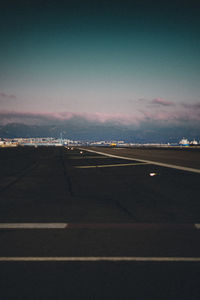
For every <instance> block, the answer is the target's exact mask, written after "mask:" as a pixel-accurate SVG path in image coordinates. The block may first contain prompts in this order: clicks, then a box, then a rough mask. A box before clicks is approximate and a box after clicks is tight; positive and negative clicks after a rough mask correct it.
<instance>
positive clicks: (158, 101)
mask: <svg viewBox="0 0 200 300" xmlns="http://www.w3.org/2000/svg"><path fill="white" fill-rule="evenodd" d="M151 103H152V104H158V105H162V106H174V103H173V102H171V101H168V100H165V99H163V98H155V99H153V100H152V102H151Z"/></svg>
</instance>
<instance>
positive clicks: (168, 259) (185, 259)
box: [0, 256, 200, 262]
mask: <svg viewBox="0 0 200 300" xmlns="http://www.w3.org/2000/svg"><path fill="white" fill-rule="evenodd" d="M5 261H6V262H13V261H16V262H17V261H18V262H20V261H28V262H41V261H44V262H45V261H57V262H59V261H61V262H62V261H67V262H70V261H72V262H79V261H85V262H96V261H113V262H116V261H139V262H200V257H139V256H138V257H137V256H133V257H117V256H114V257H109V256H105V257H103V256H102V257H98V256H97V257H96V256H90V257H33V256H31V257H0V262H5Z"/></svg>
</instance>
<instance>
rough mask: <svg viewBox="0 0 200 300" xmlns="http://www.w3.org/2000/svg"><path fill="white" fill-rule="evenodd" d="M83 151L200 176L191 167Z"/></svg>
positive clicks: (197, 171) (199, 172)
mask: <svg viewBox="0 0 200 300" xmlns="http://www.w3.org/2000/svg"><path fill="white" fill-rule="evenodd" d="M81 149H82V150H84V151H88V152H92V153H97V154H101V155H104V156H109V157H113V158H120V159H125V160H134V161H140V162H144V163H148V164H152V165H157V166H161V167H166V168H171V169H176V170H181V171H187V172H192V173H198V174H200V169H194V168H189V167H183V166H177V165H171V164H166V163H161V162H156V161H151V160H144V159H137V158H131V157H126V156H118V155H113V154H108V153H103V152H99V151H94V150H89V149H84V148H81Z"/></svg>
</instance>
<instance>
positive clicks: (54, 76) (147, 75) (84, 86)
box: [0, 0, 200, 138]
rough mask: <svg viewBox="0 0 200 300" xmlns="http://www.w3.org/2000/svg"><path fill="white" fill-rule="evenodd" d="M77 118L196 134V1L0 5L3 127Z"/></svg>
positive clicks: (199, 93) (199, 25)
mask: <svg viewBox="0 0 200 300" xmlns="http://www.w3.org/2000/svg"><path fill="white" fill-rule="evenodd" d="M79 118H80V119H81V120H85V122H87V124H88V122H89V124H90V123H91V126H92V124H94V123H98V124H99V123H100V124H102V123H103V124H104V128H106V124H107V123H109V125H110V124H112V123H113V124H115V125H116V124H117V125H118V126H129V128H133V129H134V130H136V129H137V130H138V131H140V130H148V129H149V128H148V127H149V126H150V125H149V124H151V126H152V127H154V128H155V127H156V126H158V127H159V128H161V127H163V128H166V127H167V126H170V127H173V126H174V128H176V127H177V126H178V127H179V128H180V127H181V128H183V130H182V134H183V135H184V129H185V128H186V127H187V126H189V127H190V128H193V129H194V128H195V130H196V131H195V133H193V135H194V136H198V133H199V132H200V130H199V129H200V2H199V1H193V0H188V1H184V0H182V1H176V0H174V1H170V0H168V1H161V0H160V1H150V0H149V1H143V0H138V1H134V0H133V1H125V0H124V1H117V0H116V1H109V0H107V1H102V0H100V1H96V0H93V1H83V0H82V1H81V0H77V1H76V0H71V1H58V0H57V1H53V0H48V1H37V0H35V1H31V0H26V1H20V0H19V1H14V0H13V1H11V0H8V1H4V4H0V124H1V125H6V124H7V123H22V124H23V123H24V124H29V125H30V124H31V125H40V124H41V125H42V124H48V125H52V126H53V125H54V124H57V123H59V122H61V123H62V124H64V123H63V122H65V121H66V120H67V121H68V122H69V120H74V119H76V120H77V119H79ZM145 124H146V127H145ZM66 131H67V128H66ZM199 138H200V133H199Z"/></svg>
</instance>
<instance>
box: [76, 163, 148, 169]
mask: <svg viewBox="0 0 200 300" xmlns="http://www.w3.org/2000/svg"><path fill="white" fill-rule="evenodd" d="M140 165H149V163H144V162H143V163H130V164H113V165H96V166H75V167H74V168H77V169H91V168H111V167H128V166H140Z"/></svg>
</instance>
